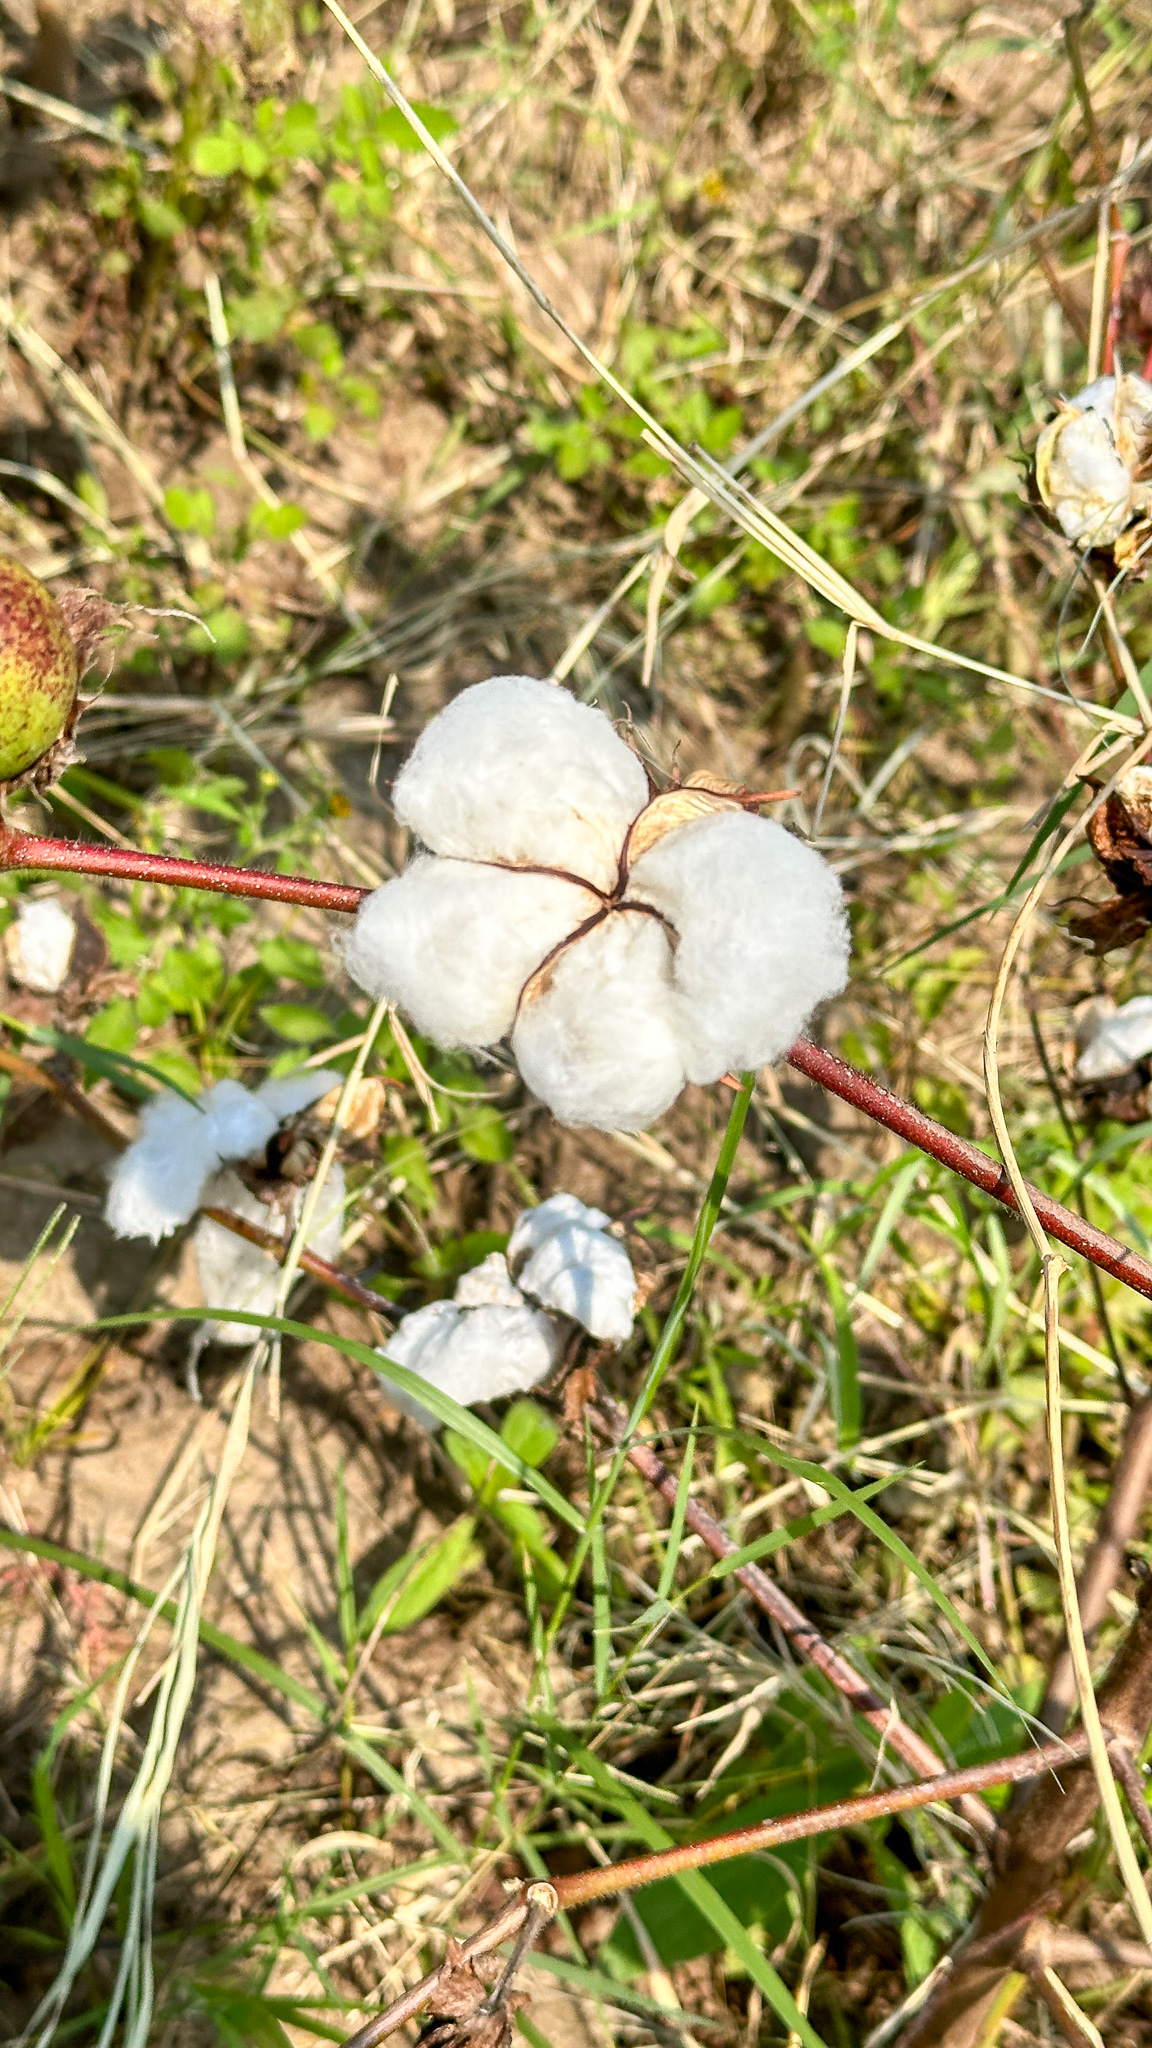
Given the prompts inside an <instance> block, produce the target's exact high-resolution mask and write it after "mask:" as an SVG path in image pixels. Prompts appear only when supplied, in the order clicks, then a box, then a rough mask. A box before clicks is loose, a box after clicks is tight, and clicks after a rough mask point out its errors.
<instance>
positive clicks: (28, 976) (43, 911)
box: [4, 896, 76, 996]
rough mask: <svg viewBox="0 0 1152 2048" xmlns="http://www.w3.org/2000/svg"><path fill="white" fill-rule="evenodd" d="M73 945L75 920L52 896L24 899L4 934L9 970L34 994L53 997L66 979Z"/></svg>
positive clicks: (74, 942) (23, 986) (17, 980)
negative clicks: (14, 918)
mask: <svg viewBox="0 0 1152 2048" xmlns="http://www.w3.org/2000/svg"><path fill="white" fill-rule="evenodd" d="M75 944H76V921H75V919H74V918H73V917H72V915H71V913H70V912H69V911H67V910H65V908H64V905H63V904H62V903H61V902H59V901H58V900H57V898H56V897H55V896H37V897H32V898H30V899H26V900H25V901H24V902H22V903H21V904H19V905H18V907H17V911H16V922H15V923H14V924H10V925H9V927H8V929H7V931H6V932H5V934H4V957H5V959H6V960H7V962H8V972H9V974H10V975H11V976H12V979H13V981H15V982H18V983H19V985H20V987H21V988H27V989H31V990H32V992H33V994H34V995H40V996H54V995H55V994H56V993H57V991H58V990H59V989H60V988H62V987H63V985H64V983H65V981H66V980H67V978H68V969H69V967H70V966H71V964H72V948H73V947H74V945H75Z"/></svg>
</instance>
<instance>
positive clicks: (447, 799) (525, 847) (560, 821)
mask: <svg viewBox="0 0 1152 2048" xmlns="http://www.w3.org/2000/svg"><path fill="white" fill-rule="evenodd" d="M392 800H393V803H394V805H395V809H396V815H397V817H398V818H399V819H400V821H401V823H402V824H405V825H410V826H411V828H412V830H413V831H414V832H415V833H416V834H417V836H418V837H419V838H420V839H422V840H423V842H424V844H425V846H427V847H430V848H431V849H432V851H433V853H442V854H451V855H452V856H453V857H454V858H456V859H459V860H480V861H484V860H488V861H500V862H503V863H505V864H507V865H512V866H528V865H535V866H539V867H548V868H558V869H563V870H566V871H567V872H568V873H569V874H572V875H579V876H580V877H581V878H582V879H583V880H586V881H589V882H594V883H595V884H596V885H597V887H599V888H601V889H610V888H611V886H612V884H613V882H614V881H615V879H616V866H617V862H618V860H619V857H620V847H621V844H622V842H623V839H624V834H625V832H626V831H627V830H628V827H629V825H630V824H631V822H632V820H633V818H634V817H635V816H636V813H637V811H640V810H642V809H643V807H644V805H645V804H646V803H647V801H648V777H647V775H646V774H645V772H644V769H643V767H642V766H641V764H640V762H639V761H638V760H637V758H636V756H635V754H633V753H632V751H631V749H630V748H628V747H626V746H625V745H624V744H623V742H622V741H621V740H619V739H618V738H617V736H616V734H615V732H614V731H613V729H612V726H611V724H610V722H609V720H608V719H607V718H605V716H604V714H603V712H601V711H596V710H594V709H593V708H592V707H591V706H589V705H587V704H579V703H577V701H576V699H575V697H573V696H571V695H570V694H569V692H568V691H567V690H562V689H555V688H554V687H553V686H552V685H551V684H550V683H541V682H538V681H537V680H536V679H535V678H534V677H532V676H493V677H491V679H490V680H489V681H488V682H486V683H476V684H474V685H473V687H472V688H471V689H469V690H463V691H461V693H460V695H459V696H458V697H456V698H454V699H453V701H452V703H451V704H449V705H448V707H447V709H446V710H444V711H441V712H440V714H439V716H438V717H436V718H434V719H433V720H432V723H431V724H430V725H429V726H427V727H426V728H425V730H424V732H423V733H422V734H421V736H420V738H419V739H418V740H417V742H416V745H415V747H414V749H413V752H412V756H411V759H410V760H409V761H408V763H407V766H406V767H405V768H404V769H403V770H402V771H401V773H400V774H399V775H398V776H397V778H396V784H395V788H394V789H393V792H392Z"/></svg>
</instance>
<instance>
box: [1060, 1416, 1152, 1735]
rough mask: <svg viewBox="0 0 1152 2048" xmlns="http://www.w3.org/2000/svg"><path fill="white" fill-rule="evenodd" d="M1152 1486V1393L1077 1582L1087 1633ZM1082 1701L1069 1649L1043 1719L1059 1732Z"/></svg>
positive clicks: (1128, 1437)
mask: <svg viewBox="0 0 1152 2048" xmlns="http://www.w3.org/2000/svg"><path fill="white" fill-rule="evenodd" d="M1150 1486H1152V1395H1148V1396H1147V1397H1146V1398H1145V1399H1144V1400H1143V1401H1141V1402H1140V1403H1139V1404H1138V1406H1137V1407H1135V1408H1132V1409H1130V1410H1129V1413H1128V1420H1127V1423H1126V1425H1125V1429H1124V1441H1123V1443H1122V1444H1121V1446H1120V1454H1119V1456H1118V1457H1117V1460H1116V1463H1115V1466H1114V1467H1113V1471H1112V1483H1111V1486H1110V1488H1109V1490H1108V1498H1107V1500H1106V1501H1105V1503H1104V1506H1103V1508H1102V1509H1101V1513H1100V1521H1099V1524H1098V1526H1097V1530H1096V1534H1095V1537H1094V1538H1093V1541H1092V1546H1091V1549H1090V1550H1089V1552H1088V1555H1087V1557H1086V1558H1085V1560H1084V1564H1083V1568H1082V1570H1081V1573H1080V1579H1079V1583H1078V1586H1077V1593H1078V1597H1079V1601H1080V1618H1081V1621H1082V1622H1083V1625H1084V1632H1085V1634H1086V1635H1088V1634H1090V1633H1091V1631H1092V1630H1093V1629H1095V1628H1097V1627H1099V1624H1100V1623H1101V1621H1102V1620H1103V1619H1104V1615H1105V1613H1106V1612H1107V1608H1108V1600H1109V1596H1110V1594H1111V1592H1112V1589H1113V1587H1114V1586H1115V1585H1116V1582H1117V1580H1118V1579H1119V1577H1120V1574H1121V1572H1122V1570H1123V1568H1124V1556H1125V1552H1126V1551H1127V1548H1128V1545H1129V1543H1130V1542H1131V1540H1132V1535H1133V1532H1134V1530H1135V1528H1136V1524H1137V1522H1138V1521H1139V1519H1140V1513H1141V1510H1142V1509H1143V1507H1144V1505H1145V1502H1146V1501H1147V1498H1148V1490H1149V1487H1150ZM1075 1705H1076V1680H1075V1677H1074V1676H1073V1672H1072V1659H1071V1657H1070V1656H1069V1654H1068V1651H1067V1648H1065V1649H1063V1650H1061V1652H1060V1654H1059V1656H1058V1657H1057V1658H1056V1661H1055V1663H1054V1664H1053V1666H1052V1670H1051V1673H1050V1674H1049V1678H1048V1686H1047V1690H1046V1691H1045V1694H1044V1699H1043V1701H1042V1703H1041V1705H1040V1707H1039V1709H1038V1717H1039V1719H1040V1720H1041V1721H1042V1722H1043V1723H1044V1726H1045V1727H1046V1728H1050V1729H1051V1730H1052V1733H1053V1734H1054V1735H1059V1734H1060V1733H1061V1731H1062V1730H1063V1729H1064V1728H1065V1727H1066V1726H1067V1724H1068V1718H1069V1716H1070V1714H1071V1713H1072V1710H1073V1708H1074V1707H1075Z"/></svg>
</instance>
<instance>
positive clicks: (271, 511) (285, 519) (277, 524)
mask: <svg viewBox="0 0 1152 2048" xmlns="http://www.w3.org/2000/svg"><path fill="white" fill-rule="evenodd" d="M307 516H308V515H307V513H306V512H304V511H303V510H302V508H301V507H300V506H299V505H293V504H284V505H253V507H252V510H251V512H250V513H249V514H248V527H249V531H250V532H252V533H254V534H264V535H265V536H266V537H267V538H268V539H269V540H287V539H288V538H289V536H290V535H291V534H293V533H299V531H300V528H301V527H302V526H303V525H305V523H306V521H307Z"/></svg>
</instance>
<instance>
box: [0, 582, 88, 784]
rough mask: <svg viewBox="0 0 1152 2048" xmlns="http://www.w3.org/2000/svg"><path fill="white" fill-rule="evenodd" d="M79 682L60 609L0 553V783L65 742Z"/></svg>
mask: <svg viewBox="0 0 1152 2048" xmlns="http://www.w3.org/2000/svg"><path fill="white" fill-rule="evenodd" d="M79 686H80V661H79V657H78V655H77V651H76V644H75V642H74V640H73V638H72V634H71V632H70V631H69V628H68V622H67V620H66V618H65V616H64V613H63V611H62V610H61V607H60V606H59V605H58V604H57V602H56V599H55V598H54V597H53V596H52V594H51V592H50V591H49V590H46V589H45V587H44V585H43V584H42V583H41V582H40V580H39V578H38V577H36V576H33V574H32V572H31V570H30V569H25V568H24V566H23V564H22V563H20V562H14V561H12V560H10V559H9V558H7V557H0V783H4V782H12V781H14V780H15V779H16V778H17V777H19V776H26V775H27V774H28V772H29V770H33V769H35V768H36V766H37V763H38V762H41V761H43V760H44V759H45V756H47V755H50V754H51V752H52V750H53V749H54V748H55V747H56V746H57V743H58V742H59V741H61V740H64V741H65V742H66V741H67V739H68V735H69V733H70V731H71V727H72V722H73V719H74V716H75V712H76V706H77V693H78V690H79Z"/></svg>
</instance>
